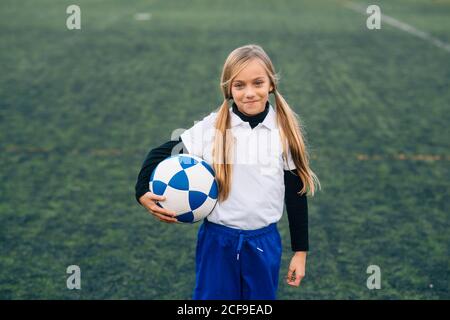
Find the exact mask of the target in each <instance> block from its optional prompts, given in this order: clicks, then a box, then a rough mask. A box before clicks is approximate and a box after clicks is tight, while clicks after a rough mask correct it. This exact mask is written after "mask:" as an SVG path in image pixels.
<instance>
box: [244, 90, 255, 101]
mask: <svg viewBox="0 0 450 320" xmlns="http://www.w3.org/2000/svg"><path fill="white" fill-rule="evenodd" d="M254 96H255V92H254V91H253V89H247V91H245V98H246V99H247V100H251V99H252V98H253V97H254Z"/></svg>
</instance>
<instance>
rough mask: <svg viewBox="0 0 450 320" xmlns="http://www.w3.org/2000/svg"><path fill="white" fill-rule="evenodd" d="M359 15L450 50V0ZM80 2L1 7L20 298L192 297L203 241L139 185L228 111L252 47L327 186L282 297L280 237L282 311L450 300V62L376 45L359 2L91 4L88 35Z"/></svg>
mask: <svg viewBox="0 0 450 320" xmlns="http://www.w3.org/2000/svg"><path fill="white" fill-rule="evenodd" d="M353 3H357V4H360V5H361V6H362V7H367V6H368V5H369V4H378V5H379V6H380V8H381V11H382V13H384V14H387V15H389V16H392V17H394V18H396V19H398V20H400V21H402V22H405V23H408V24H410V25H412V26H414V27H415V28H417V29H418V30H421V31H423V32H426V33H427V34H429V35H431V36H433V37H435V38H437V39H440V40H441V41H443V42H445V43H449V42H450V19H449V17H450V1H425V0H421V1H418V0H416V1H411V0H401V1H400V0H398V1H370V2H368V1H353ZM70 4H74V2H72V1H56V0H52V1H50V0H41V1H29V0H28V1H13V0H3V1H1V4H0V35H1V36H0V39H1V40H0V65H1V72H0V123H1V135H0V151H1V157H0V178H1V181H2V183H1V184H0V298H1V299H190V298H191V294H192V290H193V287H194V282H195V274H194V255H195V241H196V232H197V229H198V227H199V224H196V225H187V226H185V225H167V224H163V223H159V222H158V221H157V220H155V219H154V218H152V217H151V216H150V215H149V214H147V212H146V211H145V210H144V209H143V208H142V207H141V206H139V205H138V204H137V202H136V200H135V198H134V184H135V181H136V177H137V174H138V172H139V169H140V166H141V164H142V161H143V160H144V157H145V155H146V154H147V152H148V151H149V150H150V149H151V148H154V147H156V146H158V145H160V144H161V143H163V142H165V141H167V140H169V139H170V134H171V132H172V131H173V130H175V129H177V128H189V127H191V126H192V125H193V124H194V121H195V120H200V119H201V118H202V117H203V116H205V115H207V114H209V113H210V112H212V111H213V110H214V109H215V108H217V107H218V106H219V105H220V103H221V100H222V96H221V92H220V90H219V78H220V72H221V69H222V66H223V63H224V60H225V58H226V57H227V55H228V54H229V52H231V51H232V50H233V49H234V48H236V47H238V46H241V45H245V44H248V43H257V44H259V45H261V46H262V47H263V48H264V49H265V50H266V52H267V53H268V54H269V56H270V57H271V58H272V61H273V63H274V64H275V67H276V68H277V71H278V72H279V74H280V76H281V83H280V87H279V90H280V92H281V93H282V94H283V95H284V97H285V98H286V100H287V101H288V102H289V103H290V105H291V106H292V107H293V108H294V109H295V111H296V112H297V113H298V114H299V116H300V118H301V120H302V121H303V123H304V125H305V129H306V133H307V135H306V138H307V140H308V145H309V150H310V153H311V166H312V169H313V170H314V171H315V172H316V174H317V175H318V177H319V179H320V181H321V184H322V190H321V191H320V192H318V193H317V195H316V196H315V197H313V198H309V199H308V200H309V220H310V231H309V232H310V252H309V255H308V260H307V270H306V277H305V279H304V280H303V282H302V285H301V287H300V288H292V287H289V286H287V285H286V284H285V283H284V282H283V281H282V279H283V278H284V276H285V273H286V272H287V268H288V263H289V260H290V258H291V255H292V253H291V251H290V239H289V232H288V224H287V219H286V215H284V216H283V219H282V220H281V222H280V224H279V227H280V232H281V234H282V239H283V242H284V254H283V260H282V268H281V271H280V285H279V298H280V299H448V298H449V291H448V284H449V282H448V274H449V260H448V253H449V251H448V244H449V236H448V212H449V210H448V205H447V204H448V195H449V178H450V175H449V161H450V152H449V151H450V148H449V131H448V124H449V120H450V119H449V105H450V91H449V79H450V52H448V51H446V50H444V49H443V48H440V47H438V46H436V45H434V44H433V43H432V42H430V41H427V40H426V39H420V38H418V37H415V36H413V35H411V34H409V33H406V32H404V31H402V30H399V29H398V28H394V27H392V26H390V25H388V24H384V23H383V22H382V28H381V30H368V29H367V28H366V19H367V17H368V15H367V14H363V13H358V12H356V11H355V10H351V9H349V8H348V7H347V6H346V2H344V1H331V0H329V1H324V0H320V1H319V0H314V1H312V0H311V1H306V0H303V1H296V0H289V1H287V0H285V1H243V0H226V1H225V0H221V1H206V0H202V1H200V0H197V1H161V0H160V1H157V0H155V1H138V0H128V1H119V0H109V1H100V0H97V1H94V0H89V1H87V0H79V1H77V2H76V4H77V5H79V6H80V8H81V30H68V29H67V28H66V19H67V17H68V14H66V8H67V6H68V5H70ZM142 13H147V14H148V15H147V16H146V15H139V14H142ZM142 17H144V18H145V17H147V18H148V19H146V20H142V19H140V18H142ZM272 102H273V101H272ZM266 196H270V195H266ZM73 264H75V265H79V266H80V268H81V279H82V280H81V285H82V289H81V290H72V291H71V290H68V289H67V288H66V279H67V277H68V276H69V275H68V274H66V268H67V266H69V265H73ZM372 264H374V265H378V266H379V267H380V268H381V275H382V276H381V286H382V287H381V289H380V290H369V289H368V288H367V287H366V280H367V277H368V276H369V274H367V273H366V269H367V267H368V266H369V265H372Z"/></svg>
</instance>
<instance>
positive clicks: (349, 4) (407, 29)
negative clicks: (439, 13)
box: [345, 2, 450, 52]
mask: <svg viewBox="0 0 450 320" xmlns="http://www.w3.org/2000/svg"><path fill="white" fill-rule="evenodd" d="M345 6H346V7H347V8H349V9H352V10H353V11H356V12H360V13H362V14H364V15H366V14H367V13H366V8H365V7H364V6H362V5H360V4H356V3H353V2H346V3H345ZM381 21H382V23H383V22H384V23H387V24H389V25H391V26H393V27H395V28H397V29H400V30H403V31H405V32H408V33H410V34H412V35H414V36H416V37H418V38H420V39H422V40H425V41H428V42H431V43H432V44H434V45H435V46H436V47H439V48H441V49H444V50H446V51H448V52H450V44H448V43H446V42H444V41H441V40H439V39H437V38H435V37H433V36H432V35H430V34H428V33H426V32H424V31H421V30H419V29H417V28H414V27H413V26H411V25H409V24H407V23H404V22H401V21H399V20H397V19H395V18H393V17H391V16H388V15H386V14H383V13H382V14H381Z"/></svg>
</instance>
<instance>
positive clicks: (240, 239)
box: [236, 233, 244, 260]
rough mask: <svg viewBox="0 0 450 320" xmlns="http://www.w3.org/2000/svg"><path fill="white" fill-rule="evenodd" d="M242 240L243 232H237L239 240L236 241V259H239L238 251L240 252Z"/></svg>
mask: <svg viewBox="0 0 450 320" xmlns="http://www.w3.org/2000/svg"><path fill="white" fill-rule="evenodd" d="M243 242H244V234H243V233H239V242H238V246H237V249H236V253H237V256H236V260H239V253H241V248H242V243H243Z"/></svg>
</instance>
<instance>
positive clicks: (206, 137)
mask: <svg viewBox="0 0 450 320" xmlns="http://www.w3.org/2000/svg"><path fill="white" fill-rule="evenodd" d="M215 115H216V113H211V114H209V115H208V116H206V117H204V118H203V119H202V120H200V121H197V122H195V124H194V125H193V126H192V127H191V128H189V129H187V130H186V131H184V132H183V133H182V134H181V140H183V143H184V145H185V146H186V149H187V152H188V153H189V154H192V155H194V156H197V157H200V158H203V155H204V151H205V147H206V146H207V144H208V142H209V141H210V140H211V137H212V136H213V129H214V128H213V123H214V117H215Z"/></svg>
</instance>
